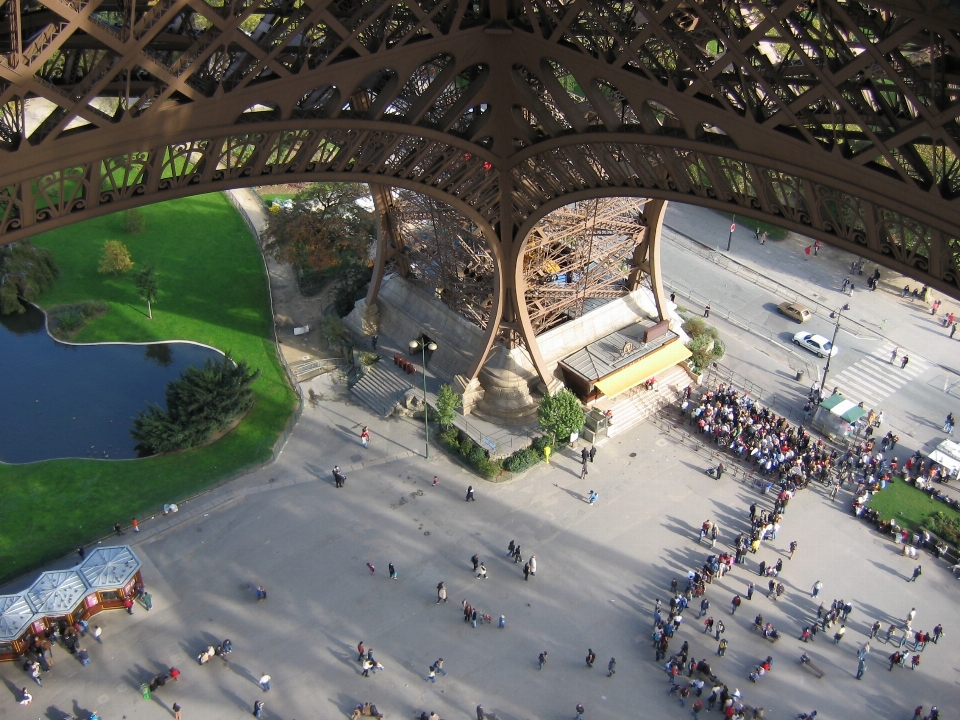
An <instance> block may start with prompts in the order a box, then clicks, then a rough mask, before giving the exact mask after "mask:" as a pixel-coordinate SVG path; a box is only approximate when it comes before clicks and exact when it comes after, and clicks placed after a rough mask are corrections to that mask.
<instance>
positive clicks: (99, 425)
mask: <svg viewBox="0 0 960 720" xmlns="http://www.w3.org/2000/svg"><path fill="white" fill-rule="evenodd" d="M217 357H220V354H219V353H218V352H216V351H214V350H210V349H208V348H204V347H199V346H197V345H192V344H190V343H179V342H171V343H161V344H157V345H91V346H83V347H77V346H72V345H64V344H62V343H58V342H56V341H55V340H54V339H53V338H51V337H50V336H49V335H48V334H47V332H46V330H44V327H43V313H42V312H40V310H38V309H37V308H35V307H29V309H28V310H27V312H26V313H24V314H23V315H0V378H2V385H0V461H2V462H6V463H26V462H34V461H36V460H49V459H51V458H68V457H76V458H110V459H120V458H135V457H137V451H136V450H134V442H133V440H132V438H131V437H130V428H131V427H132V426H133V418H134V417H135V416H136V414H137V412H138V411H139V410H143V409H145V408H146V404H147V402H148V401H149V402H154V403H158V404H160V405H165V403H164V390H165V389H166V386H167V383H169V382H170V381H171V380H175V379H176V378H177V377H178V376H179V375H180V373H181V372H183V370H184V368H186V367H188V366H190V365H202V364H203V362H204V361H205V360H207V359H208V358H217Z"/></svg>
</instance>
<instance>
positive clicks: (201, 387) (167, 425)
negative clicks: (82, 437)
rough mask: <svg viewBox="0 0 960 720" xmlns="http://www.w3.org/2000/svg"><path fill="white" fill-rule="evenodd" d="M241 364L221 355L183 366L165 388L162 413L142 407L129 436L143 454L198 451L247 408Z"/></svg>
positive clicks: (247, 385)
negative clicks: (200, 365)
mask: <svg viewBox="0 0 960 720" xmlns="http://www.w3.org/2000/svg"><path fill="white" fill-rule="evenodd" d="M259 376H260V371H259V370H257V371H253V372H251V371H250V370H249V368H248V367H247V364H246V363H245V362H244V361H242V360H241V361H240V362H239V363H234V362H233V360H231V359H230V356H229V355H227V356H225V357H223V358H221V359H219V360H207V361H206V362H205V363H204V364H203V367H196V366H192V367H188V368H187V369H186V370H184V371H183V373H181V375H180V378H179V379H178V380H174V381H173V382H171V383H170V384H169V385H167V390H166V400H167V409H166V410H164V409H163V408H162V407H160V406H159V405H154V404H153V403H148V405H147V410H145V411H141V412H140V413H139V414H138V415H137V417H136V418H135V419H134V421H133V429H132V430H131V431H130V434H131V435H132V436H133V439H134V440H136V441H137V449H138V451H139V452H140V453H141V454H143V455H155V454H157V453H167V452H175V451H177V450H187V449H189V448H194V447H199V446H200V445H203V444H204V443H205V442H207V440H209V439H210V438H211V437H212V436H213V435H214V433H216V432H218V431H220V430H222V429H223V428H225V427H227V426H228V425H229V424H230V423H231V422H233V421H234V420H235V419H237V418H238V417H240V416H241V415H243V414H244V413H246V412H247V411H248V410H249V409H250V408H251V407H253V390H252V389H251V385H252V384H253V381H254V380H256V379H257V378H258V377H259Z"/></svg>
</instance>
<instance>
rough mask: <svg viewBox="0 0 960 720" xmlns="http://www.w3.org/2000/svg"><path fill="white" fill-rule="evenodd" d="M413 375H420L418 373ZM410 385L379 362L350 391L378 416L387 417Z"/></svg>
mask: <svg viewBox="0 0 960 720" xmlns="http://www.w3.org/2000/svg"><path fill="white" fill-rule="evenodd" d="M415 377H420V376H419V374H418V375H416V376H415ZM411 387H412V384H411V382H410V381H409V380H407V379H405V378H402V377H401V376H399V375H395V374H394V373H392V372H390V371H389V370H385V369H383V368H382V367H381V366H380V364H379V363H378V364H377V365H374V366H372V367H371V368H370V369H369V370H367V372H366V373H365V374H364V376H363V377H362V378H360V380H359V381H357V382H356V383H355V384H354V385H353V387H351V388H350V392H352V393H353V394H354V395H356V396H357V398H358V399H360V400H362V401H363V402H365V403H366V404H367V405H369V406H370V408H371V409H372V410H373V411H374V412H375V413H377V414H378V415H379V416H380V417H384V418H385V417H387V416H389V415H390V414H391V413H392V412H393V411H394V408H396V406H397V403H398V402H400V400H401V398H403V396H404V394H405V393H406V392H407V391H408V390H409V389H410V388H411Z"/></svg>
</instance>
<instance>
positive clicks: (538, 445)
mask: <svg viewBox="0 0 960 720" xmlns="http://www.w3.org/2000/svg"><path fill="white" fill-rule="evenodd" d="M553 445H554V440H553V438H552V437H550V436H549V435H541V436H540V437H535V438H534V439H533V443H532V447H533V449H534V450H536V451H537V452H538V453H540V455H541V457H542V456H543V449H544V448H545V447H547V446H550V447H553Z"/></svg>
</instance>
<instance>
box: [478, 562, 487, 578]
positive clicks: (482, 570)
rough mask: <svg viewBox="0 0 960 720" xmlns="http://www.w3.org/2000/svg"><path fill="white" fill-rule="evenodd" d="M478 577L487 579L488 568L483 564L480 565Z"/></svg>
mask: <svg viewBox="0 0 960 720" xmlns="http://www.w3.org/2000/svg"><path fill="white" fill-rule="evenodd" d="M477 577H478V578H483V579H484V580H486V579H487V566H486V565H484V564H483V563H480V570H479V572H477Z"/></svg>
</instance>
